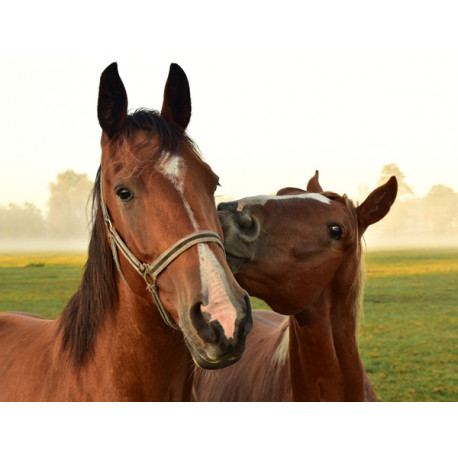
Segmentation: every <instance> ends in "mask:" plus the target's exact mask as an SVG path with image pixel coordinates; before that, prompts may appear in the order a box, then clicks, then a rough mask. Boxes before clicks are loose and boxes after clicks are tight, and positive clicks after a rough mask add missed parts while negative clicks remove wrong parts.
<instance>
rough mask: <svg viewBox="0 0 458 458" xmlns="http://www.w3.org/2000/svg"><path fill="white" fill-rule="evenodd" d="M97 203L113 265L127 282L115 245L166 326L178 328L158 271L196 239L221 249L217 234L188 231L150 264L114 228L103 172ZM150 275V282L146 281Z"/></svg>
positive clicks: (160, 271)
mask: <svg viewBox="0 0 458 458" xmlns="http://www.w3.org/2000/svg"><path fill="white" fill-rule="evenodd" d="M100 203H101V207H102V215H103V219H104V221H105V224H106V225H107V228H108V237H109V239H110V244H111V251H112V253H113V259H114V262H115V264H116V267H117V269H118V271H119V273H120V274H121V277H122V278H123V280H124V281H125V282H126V284H127V280H126V278H125V277H124V274H123V272H122V269H121V264H120V262H119V256H118V249H119V251H120V252H121V253H122V254H123V255H124V257H125V258H126V259H127V261H129V263H130V264H131V265H132V267H133V268H134V269H135V270H136V271H137V272H138V273H139V274H140V275H141V276H142V277H143V279H144V280H145V283H146V286H147V288H148V291H149V292H150V293H151V295H152V296H153V299H154V302H155V303H156V305H157V308H158V310H159V313H160V314H161V316H162V319H163V320H164V321H165V322H166V324H167V325H168V326H170V327H171V328H174V329H179V326H178V325H177V324H176V323H175V322H174V321H173V320H172V318H171V317H170V315H169V314H168V312H167V310H166V309H165V307H164V305H163V304H162V301H161V299H160V297H159V290H158V287H157V284H156V282H157V278H158V277H159V275H160V274H161V273H162V272H163V271H164V270H165V269H166V268H167V267H168V266H169V265H170V264H171V263H172V262H173V261H174V260H175V259H176V258H178V256H180V255H181V254H182V253H184V252H185V251H186V250H188V249H189V248H191V247H192V246H194V245H197V244H198V243H210V242H215V243H217V244H218V245H219V246H220V247H221V248H222V249H223V251H224V245H223V242H222V241H221V239H220V237H219V235H218V234H217V233H216V232H213V231H196V232H193V233H192V234H189V235H187V236H185V237H183V238H182V239H180V240H178V242H176V243H174V244H173V245H172V246H171V247H170V248H168V249H167V250H166V251H164V253H162V254H161V255H160V256H159V257H158V258H157V259H156V260H155V261H154V262H153V263H152V264H147V263H145V262H141V261H139V260H138V259H137V257H136V256H135V255H134V254H133V253H132V251H130V250H129V248H128V247H127V245H126V244H125V243H124V241H123V239H122V238H121V236H120V235H119V234H118V232H117V231H116V229H115V228H114V226H113V224H112V222H111V219H110V215H109V213H108V208H107V206H106V204H105V200H104V198H103V188H102V175H100ZM149 279H151V282H150V281H149Z"/></svg>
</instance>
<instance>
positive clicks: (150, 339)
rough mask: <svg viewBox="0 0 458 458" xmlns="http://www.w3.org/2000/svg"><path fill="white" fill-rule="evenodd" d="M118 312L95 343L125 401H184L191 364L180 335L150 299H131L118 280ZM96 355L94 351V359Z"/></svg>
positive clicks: (106, 324) (124, 285)
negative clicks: (115, 370) (115, 373)
mask: <svg viewBox="0 0 458 458" xmlns="http://www.w3.org/2000/svg"><path fill="white" fill-rule="evenodd" d="M117 284H118V299H117V300H118V304H117V307H116V308H117V312H116V314H114V315H112V316H111V317H110V318H109V319H108V320H107V322H106V323H105V326H104V330H103V333H101V335H100V339H99V342H98V346H99V348H101V351H100V354H101V355H103V356H102V358H104V357H107V356H108V358H109V361H110V364H111V366H112V367H113V368H119V370H120V371H121V372H122V374H121V373H120V374H119V375H120V377H119V379H118V380H117V381H116V383H118V384H119V389H120V390H121V391H122V392H124V393H125V396H126V397H127V398H129V399H138V400H150V401H173V400H180V401H185V400H189V399H190V396H191V386H192V368H193V362H192V358H191V356H190V354H189V351H188V349H187V348H186V345H185V343H184V340H183V337H182V334H181V333H180V332H179V331H176V330H172V329H171V328H169V327H168V326H167V325H166V324H165V323H164V321H163V320H162V318H161V316H160V314H159V311H158V310H157V308H156V305H155V304H154V303H153V302H152V300H151V299H145V298H144V297H141V296H138V295H136V294H134V293H133V292H132V291H131V290H130V288H129V286H127V285H126V284H125V283H124V281H123V280H122V279H120V276H119V275H118V274H117ZM97 353H98V352H97V351H96V354H97Z"/></svg>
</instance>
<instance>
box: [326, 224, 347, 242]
mask: <svg viewBox="0 0 458 458" xmlns="http://www.w3.org/2000/svg"><path fill="white" fill-rule="evenodd" d="M328 232H329V237H331V238H332V239H334V240H340V239H341V238H342V234H343V229H342V226H339V225H338V224H330V225H329V226H328Z"/></svg>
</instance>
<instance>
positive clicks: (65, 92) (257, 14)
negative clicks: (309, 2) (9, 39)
mask: <svg viewBox="0 0 458 458" xmlns="http://www.w3.org/2000/svg"><path fill="white" fill-rule="evenodd" d="M200 3H201V2H198V4H200ZM255 3H256V2H255ZM287 4H288V5H290V4H291V5H294V3H288V2H287ZM235 5H238V3H237V2H236V4H235ZM247 5H248V4H247ZM250 5H251V4H250ZM262 5H263V4H258V7H257V8H255V7H250V8H248V7H247V8H245V13H246V14H247V16H244V18H243V19H239V23H238V24H239V27H238V28H230V25H229V24H228V23H229V22H230V21H231V18H232V19H233V20H235V19H236V14H235V12H234V11H232V13H231V12H228V11H224V14H225V16H224V17H225V18H226V20H225V21H224V23H223V22H215V21H208V20H205V19H204V18H202V17H201V18H200V19H198V20H195V19H194V22H193V23H192V24H191V25H190V24H189V21H186V14H188V15H192V13H193V11H192V9H190V7H186V6H185V8H187V9H186V11H185V12H184V13H183V15H181V16H179V17H178V22H176V21H175V22H174V24H176V25H177V26H179V25H181V26H182V27H181V29H180V27H178V29H180V30H182V31H183V27H184V25H186V27H187V28H186V30H184V31H183V36H186V40H182V39H180V38H179V37H180V35H179V34H178V35H173V36H171V35H170V34H167V33H166V32H167V30H168V29H167V25H166V24H158V21H154V27H155V30H154V33H152V34H151V38H150V45H148V44H147V43H143V45H142V46H141V47H140V48H136V46H137V44H138V42H137V41H136V40H135V39H134V38H133V37H134V35H135V33H134V31H131V35H132V38H131V41H129V40H128V38H127V39H126V40H127V42H128V43H129V45H130V47H129V46H128V45H127V43H126V42H125V41H121V38H120V37H119V36H118V35H116V34H113V35H109V36H110V39H111V41H110V46H109V47H107V48H106V49H105V48H104V46H103V43H102V41H103V40H102V39H101V37H100V35H99V32H98V31H97V28H96V25H95V23H93V21H92V19H91V20H90V21H89V23H88V27H87V29H85V33H84V34H82V33H81V30H79V32H80V33H79V34H78V35H76V34H74V35H72V32H73V33H76V31H77V29H76V28H75V27H76V26H74V25H73V26H69V29H68V34H67V35H65V34H64V37H66V38H67V42H65V40H64V41H63V42H61V40H60V39H59V40H56V39H55V36H53V35H52V34H51V35H50V36H47V35H46V33H42V34H39V35H38V38H39V41H40V40H41V42H42V47H39V46H38V47H37V46H36V43H35V40H34V39H33V40H32V39H29V38H30V37H32V36H33V37H34V38H36V37H37V35H33V34H32V35H26V36H28V37H29V38H27V39H23V40H22V41H20V42H19V45H17V43H16V47H12V50H13V52H10V49H9V48H7V54H8V55H5V53H4V54H3V55H2V56H0V82H1V85H0V106H1V110H0V130H1V134H0V154H1V158H2V164H3V166H2V167H1V168H0V191H1V192H0V195H1V199H0V204H1V205H6V204H7V203H9V202H16V203H19V204H22V203H23V202H24V201H29V202H32V203H35V204H36V205H38V206H39V207H40V208H42V209H44V210H45V209H46V201H47V199H48V197H49V191H48V183H49V182H50V181H52V180H54V179H55V177H56V175H57V173H59V172H61V171H64V170H66V169H74V170H75V171H76V172H78V173H83V172H84V173H87V174H88V175H89V177H90V178H91V179H94V177H95V173H96V170H97V167H98V164H99V161H100V146H99V141H100V128H99V125H98V121H97V117H96V103H97V91H98V84H99V77H100V73H101V72H102V71H103V69H104V68H105V67H106V66H107V65H109V64H110V63H111V62H113V61H117V62H118V64H119V71H120V75H121V78H122V79H123V81H124V84H125V86H126V89H127V93H128V97H129V108H130V109H135V108H139V107H148V108H155V109H160V107H161V104H162V94H163V89H164V84H165V81H166V77H167V73H168V68H169V64H170V63H171V62H177V63H178V64H180V65H181V66H182V67H183V69H184V70H185V72H186V73H187V76H188V79H189V81H190V86H191V97H192V103H193V114H192V118H191V123H190V126H189V130H188V131H189V133H190V135H191V136H192V137H193V138H194V140H195V141H196V142H197V144H198V145H199V147H200V149H201V151H202V153H203V155H204V158H205V159H206V161H207V162H208V163H209V164H210V165H211V166H212V168H213V170H214V171H215V172H216V173H217V174H218V175H219V176H220V182H221V184H222V188H221V189H219V190H218V193H219V194H226V195H232V196H234V197H242V196H244V195H250V194H261V193H271V192H275V191H276V190H278V189H279V188H281V187H285V186H299V187H301V186H302V187H303V186H305V184H306V182H307V180H308V178H310V177H311V176H312V175H313V173H314V171H315V170H316V169H318V170H319V171H320V177H321V183H322V185H323V187H324V188H325V189H328V190H334V191H338V192H340V193H344V192H345V193H347V194H349V195H350V196H351V197H356V195H357V189H358V185H361V184H363V185H366V186H367V187H368V188H369V190H372V189H373V188H374V186H375V183H376V181H377V179H378V177H379V174H380V171H381V169H382V167H383V165H384V164H388V163H392V162H395V163H396V164H398V166H399V167H400V169H401V171H402V172H404V174H405V175H406V182H407V183H408V184H409V185H410V186H411V187H412V188H413V190H414V192H415V194H416V195H417V196H424V195H425V194H426V193H427V192H428V190H429V189H430V188H431V186H432V185H434V184H438V183H442V184H445V185H447V186H450V187H452V188H453V189H454V190H455V191H458V154H457V152H458V50H457V47H456V43H458V40H456V38H457V35H458V33H457V32H456V27H454V25H453V21H452V20H451V18H450V11H448V10H447V9H445V8H443V9H440V7H439V6H436V7H434V8H427V7H426V6H425V5H423V6H422V7H421V8H420V9H419V7H416V8H417V9H414V10H411V9H409V8H408V7H407V6H405V5H404V3H403V2H396V3H390V2H388V3H386V5H385V7H384V8H383V9H379V10H378V11H377V10H375V9H370V8H368V7H367V6H366V7H364V6H362V5H364V4H363V3H351V4H347V8H345V9H342V8H341V7H340V6H339V4H333V3H331V4H327V5H328V6H327V7H324V6H323V7H322V8H320V7H317V6H313V7H310V6H309V7H307V8H302V9H300V10H299V9H298V8H296V9H295V8H294V7H293V8H290V9H288V8H286V9H285V10H282V13H281V14H278V12H277V11H275V9H274V8H272V7H271V6H269V4H265V5H264V6H262ZM352 5H353V9H352V7H351V6H352ZM436 5H442V4H440V3H439V4H436ZM330 6H333V8H330ZM356 11H357V12H358V14H359V16H358V15H355V14H354V13H355V12H356ZM393 12H395V13H396V14H394V15H393V14H391V13H393ZM96 13H97V14H102V13H101V12H100V11H97V12H96ZM212 17H213V18H218V20H219V21H222V18H221V17H219V16H218V14H217V12H214V16H212ZM250 17H251V18H252V19H253V22H250V21H249V18H250ZM135 18H136V20H137V21H140V23H141V24H143V25H146V23H145V22H144V21H145V19H144V18H141V17H138V16H135ZM131 19H132V17H131ZM132 20H133V19H132ZM118 21H120V19H119V18H118ZM217 24H220V27H218V26H217ZM232 24H234V21H232ZM29 25H30V24H29ZM53 26H54V27H57V28H58V29H59V32H60V33H62V32H63V28H62V25H61V24H60V23H56V24H54V25H53ZM35 27H37V26H35ZM72 27H73V28H72ZM158 27H159V29H160V30H162V32H163V33H162V34H161V33H159V30H157V28H158ZM139 29H141V26H140V27H138V28H136V30H135V31H136V32H137V31H138V30H139ZM40 30H41V31H42V32H45V28H42V29H40ZM46 30H48V29H46ZM190 31H192V33H190ZM250 31H251V32H250ZM249 32H250V33H251V34H250V33H249ZM126 34H127V35H129V34H128V33H127V31H126ZM60 36H61V35H60ZM43 43H44V46H43ZM133 43H136V44H135V45H133ZM193 44H194V45H193ZM130 49H133V50H134V52H132V53H130V52H129V50H130ZM65 51H67V52H65ZM75 51H76V52H77V53H78V54H74V53H75ZM139 51H141V53H140V52H139ZM29 52H30V54H29ZM94 52H95V53H96V54H94ZM23 53H27V54H28V55H23ZM44 53H46V54H48V53H50V54H56V53H57V54H58V55H43V54H44ZM140 54H141V55H140Z"/></svg>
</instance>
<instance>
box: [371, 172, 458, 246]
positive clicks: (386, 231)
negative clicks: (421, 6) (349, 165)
mask: <svg viewBox="0 0 458 458" xmlns="http://www.w3.org/2000/svg"><path fill="white" fill-rule="evenodd" d="M391 175H395V176H396V178H397V180H398V196H397V198H396V201H395V203H394V205H393V207H392V208H391V210H390V212H389V213H388V215H387V216H386V217H385V218H384V220H383V221H382V222H381V223H380V224H379V225H377V227H376V228H374V229H373V231H374V232H376V233H377V235H378V236H379V237H378V238H379V240H381V241H383V237H386V238H387V239H390V238H391V240H393V239H395V238H396V237H399V238H401V239H403V240H405V241H409V239H410V240H411V241H412V242H414V241H415V240H419V239H422V240H423V241H427V240H428V238H430V239H431V241H432V240H439V239H441V238H442V239H443V240H453V241H454V243H458V193H456V192H455V191H454V190H453V189H452V188H451V187H449V186H445V185H443V184H435V185H433V186H431V188H430V190H429V191H428V193H427V194H426V195H425V196H424V197H417V196H415V193H414V192H413V190H412V188H411V187H410V186H409V185H408V183H407V180H406V177H405V175H404V173H402V171H401V170H400V169H399V167H398V166H397V165H396V164H387V165H385V166H384V167H383V169H382V171H381V174H380V178H379V180H378V182H377V186H378V185H380V184H382V183H384V182H386V180H387V179H388V178H389V177H390V176H391Z"/></svg>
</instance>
